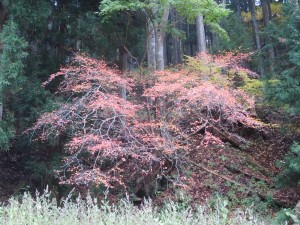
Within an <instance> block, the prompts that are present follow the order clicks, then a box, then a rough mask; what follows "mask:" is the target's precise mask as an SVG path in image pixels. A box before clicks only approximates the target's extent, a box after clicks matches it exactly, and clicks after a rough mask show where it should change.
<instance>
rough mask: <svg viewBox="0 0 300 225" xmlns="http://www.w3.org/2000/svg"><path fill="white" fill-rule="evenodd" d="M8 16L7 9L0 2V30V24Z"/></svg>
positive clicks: (0, 29)
mask: <svg viewBox="0 0 300 225" xmlns="http://www.w3.org/2000/svg"><path fill="white" fill-rule="evenodd" d="M7 18H8V11H7V9H6V7H4V5H3V3H2V2H0V32H1V31H2V26H3V24H4V23H5V21H6V20H7Z"/></svg>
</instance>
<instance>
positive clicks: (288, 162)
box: [277, 143, 300, 187]
mask: <svg viewBox="0 0 300 225" xmlns="http://www.w3.org/2000/svg"><path fill="white" fill-rule="evenodd" d="M279 165H280V166H281V167H283V168H284V170H283V171H282V173H281V174H280V175H279V176H278V177H277V183H278V185H279V186H294V187H300V145H299V144H298V143H294V144H293V145H292V147H291V151H290V152H289V153H288V154H287V155H286V157H285V160H284V162H282V163H280V164H279Z"/></svg>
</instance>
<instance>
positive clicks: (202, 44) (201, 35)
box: [196, 15, 206, 52]
mask: <svg viewBox="0 0 300 225" xmlns="http://www.w3.org/2000/svg"><path fill="white" fill-rule="evenodd" d="M196 29H197V46H198V51H199V52H206V38H205V30H204V22H203V15H199V16H198V17H197V19H196Z"/></svg>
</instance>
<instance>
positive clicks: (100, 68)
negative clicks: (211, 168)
mask: <svg viewBox="0 0 300 225" xmlns="http://www.w3.org/2000/svg"><path fill="white" fill-rule="evenodd" d="M207 57H209V56H207ZM222 60H223V61H222ZM215 62H216V65H217V62H222V65H226V66H228V64H229V63H228V62H227V63H226V62H225V61H224V59H221V58H220V59H219V60H216V61H215ZM219 64H220V65H221V63H219ZM220 65H218V66H219V67H220ZM204 72H205V71H204ZM60 76H63V81H62V82H61V83H60V85H59V87H58V90H57V92H56V94H57V95H60V96H62V97H64V98H65V99H66V102H64V103H61V105H60V107H59V109H57V110H55V111H53V112H50V113H45V114H43V115H42V116H41V117H40V118H39V119H38V121H37V122H36V124H35V125H34V126H33V127H32V128H31V129H29V130H28V132H33V131H34V132H35V133H37V134H38V138H39V139H40V140H47V139H48V138H51V137H52V138H53V137H57V136H59V135H64V139H65V141H66V142H65V149H66V151H67V153H68V156H67V157H66V158H65V159H64V168H63V170H61V171H60V177H61V182H62V183H67V184H85V185H90V184H104V185H106V186H110V187H117V186H119V187H120V186H122V187H124V188H126V187H128V186H132V187H134V188H137V189H136V190H138V189H140V188H146V187H143V186H146V185H147V184H146V183H151V182H152V181H153V180H156V181H157V180H159V179H161V178H162V177H164V176H166V175H167V173H168V172H170V171H172V168H173V169H174V168H176V169H177V170H179V167H178V163H179V161H180V159H179V158H178V154H179V153H180V152H181V151H182V150H188V149H189V148H190V147H191V143H192V140H193V136H194V135H196V134H201V135H202V136H203V141H202V143H203V144H209V143H210V144H220V143H223V142H222V141H221V140H223V139H224V135H223V136H222V135H220V132H221V131H220V130H221V129H223V130H224V132H225V133H226V132H227V131H233V130H234V129H235V128H236V127H238V126H240V124H243V126H252V127H253V126H256V125H257V123H256V122H255V121H254V120H253V119H252V118H251V116H250V113H249V112H248V111H247V109H249V108H251V107H253V104H254V102H253V100H252V99H251V98H250V97H249V96H248V95H247V94H246V93H245V92H243V91H242V90H235V89H233V88H232V87H229V86H228V87H224V86H220V85H218V84H216V83H214V82H212V81H210V80H206V79H204V77H203V74H201V73H200V72H199V71H198V72H196V73H195V72H194V73H193V72H191V71H189V70H187V69H182V70H180V71H178V72H170V71H162V72H157V73H155V74H154V75H153V85H152V86H150V87H148V88H145V90H144V93H143V96H144V97H147V98H150V99H151V101H147V103H144V102H143V103H138V102H139V101H135V102H136V103H133V101H128V100H124V99H123V98H121V97H119V95H120V90H121V89H122V88H124V87H127V89H128V90H127V91H128V92H129V93H131V95H134V93H133V92H132V91H131V90H132V88H133V85H134V83H133V80H131V79H125V78H124V77H123V76H121V73H120V72H119V71H117V70H115V69H112V68H108V67H107V65H106V64H105V62H104V61H99V60H95V59H91V58H89V57H87V56H85V55H75V56H74V59H73V60H72V63H71V64H70V65H68V66H67V67H64V68H62V69H61V70H60V71H59V72H57V73H55V74H53V75H51V76H50V79H49V80H48V81H46V82H45V83H44V85H48V84H49V82H51V81H52V80H54V79H56V78H57V77H60ZM143 96H136V97H135V98H136V99H142V98H143ZM129 98H130V95H129ZM133 99H134V98H133ZM149 104H150V105H149ZM147 109H148V110H149V109H150V111H151V112H150V117H147V116H145V115H146V113H145V112H146V111H147ZM204 130H205V132H202V131H204ZM225 130H226V131H225ZM232 135H233V134H232ZM234 138H239V140H242V138H241V137H237V136H235V137H234ZM231 139H232V138H231ZM228 140H229V139H227V140H226V141H228ZM232 140H233V139H232ZM232 140H231V142H232ZM229 142H230V140H229ZM232 143H233V144H234V141H233V142H232ZM178 175H179V174H178ZM141 180H142V181H141ZM170 181H174V180H172V179H171V180H170ZM176 181H177V182H178V179H177V180H176Z"/></svg>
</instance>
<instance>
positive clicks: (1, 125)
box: [0, 113, 15, 151]
mask: <svg viewBox="0 0 300 225" xmlns="http://www.w3.org/2000/svg"><path fill="white" fill-rule="evenodd" d="M14 137H15V127H14V116H13V114H11V113H8V114H7V115H6V116H5V118H4V119H2V121H0V149H1V150H3V151H8V150H9V147H10V141H11V140H12V139H13V138H14Z"/></svg>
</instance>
